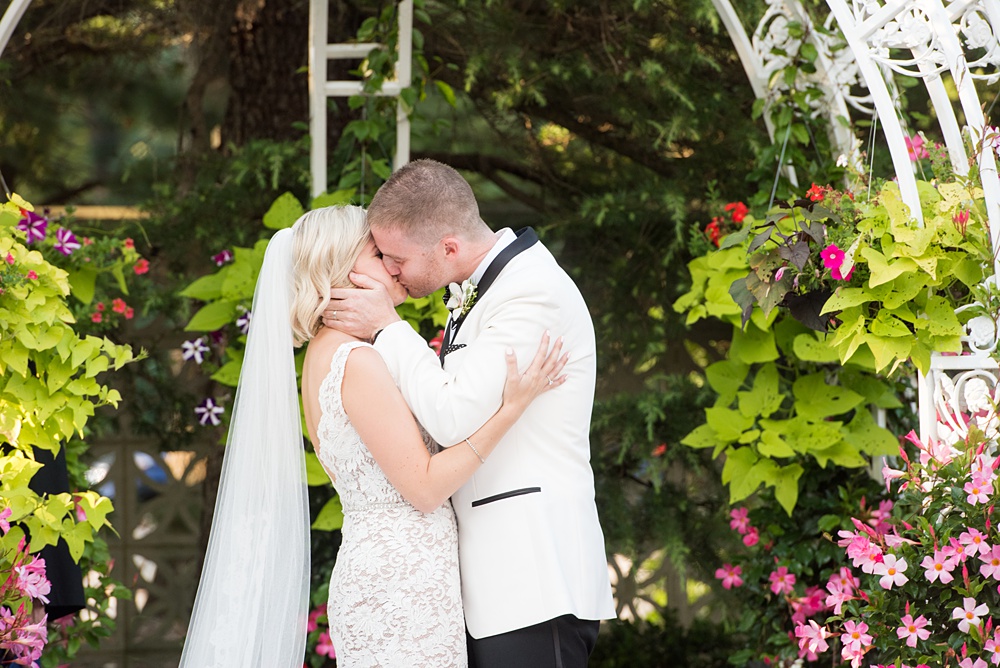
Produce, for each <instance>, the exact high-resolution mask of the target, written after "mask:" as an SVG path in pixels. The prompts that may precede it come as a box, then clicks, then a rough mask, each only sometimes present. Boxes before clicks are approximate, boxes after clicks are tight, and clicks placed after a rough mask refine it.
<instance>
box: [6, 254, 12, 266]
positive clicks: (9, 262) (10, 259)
mask: <svg viewBox="0 0 1000 668" xmlns="http://www.w3.org/2000/svg"><path fill="white" fill-rule="evenodd" d="M6 259H7V264H14V256H13V255H11V254H10V253H7V258H6Z"/></svg>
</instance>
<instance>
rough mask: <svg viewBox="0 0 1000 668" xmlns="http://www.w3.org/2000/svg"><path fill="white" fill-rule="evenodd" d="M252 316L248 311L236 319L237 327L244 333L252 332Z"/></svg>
mask: <svg viewBox="0 0 1000 668" xmlns="http://www.w3.org/2000/svg"><path fill="white" fill-rule="evenodd" d="M250 316H251V312H250V311H247V312H246V313H244V314H243V315H241V316H240V317H238V318H237V319H236V327H237V328H238V329H239V330H240V331H241V332H242V333H243V334H246V333H247V332H249V331H250Z"/></svg>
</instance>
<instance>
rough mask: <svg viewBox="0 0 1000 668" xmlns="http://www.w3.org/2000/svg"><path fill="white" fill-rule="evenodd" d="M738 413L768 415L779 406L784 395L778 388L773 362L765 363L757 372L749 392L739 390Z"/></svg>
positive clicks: (764, 416) (751, 415)
mask: <svg viewBox="0 0 1000 668" xmlns="http://www.w3.org/2000/svg"><path fill="white" fill-rule="evenodd" d="M737 397H738V399H739V407H740V413H742V414H743V415H744V416H746V417H750V418H758V417H763V418H766V417H770V416H771V414H772V413H774V412H775V411H776V410H778V409H779V408H781V404H782V402H783V401H784V398H785V397H784V395H783V394H782V393H781V391H780V390H779V389H778V368H777V367H776V366H775V365H774V364H765V365H764V366H763V367H761V369H760V370H759V371H758V372H757V375H756V376H755V377H754V380H753V389H752V390H751V391H749V392H739V393H738V394H737Z"/></svg>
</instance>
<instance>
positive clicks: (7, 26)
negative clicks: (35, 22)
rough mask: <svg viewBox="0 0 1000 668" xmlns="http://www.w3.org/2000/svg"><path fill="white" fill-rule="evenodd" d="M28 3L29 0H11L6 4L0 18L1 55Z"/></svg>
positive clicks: (29, 2)
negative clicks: (11, 0) (5, 8)
mask: <svg viewBox="0 0 1000 668" xmlns="http://www.w3.org/2000/svg"><path fill="white" fill-rule="evenodd" d="M30 4H31V0H13V2H11V3H10V5H8V6H7V10H6V11H5V12H4V13H3V17H2V18H0V56H3V51H4V49H6V48H7V43H8V42H10V38H11V35H13V34H14V28H16V27H17V24H18V23H19V22H20V20H21V17H22V16H24V12H25V10H26V9H28V5H30Z"/></svg>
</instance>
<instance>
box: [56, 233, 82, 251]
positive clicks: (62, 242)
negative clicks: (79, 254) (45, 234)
mask: <svg viewBox="0 0 1000 668" xmlns="http://www.w3.org/2000/svg"><path fill="white" fill-rule="evenodd" d="M53 248H55V249H56V250H57V251H59V252H60V253H62V254H63V255H72V254H73V251H75V250H77V249H78V248H80V242H79V241H77V239H76V235H75V234H73V233H72V232H70V231H69V230H68V229H66V228H65V227H60V228H59V229H58V230H56V243H55V245H54V246H53Z"/></svg>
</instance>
